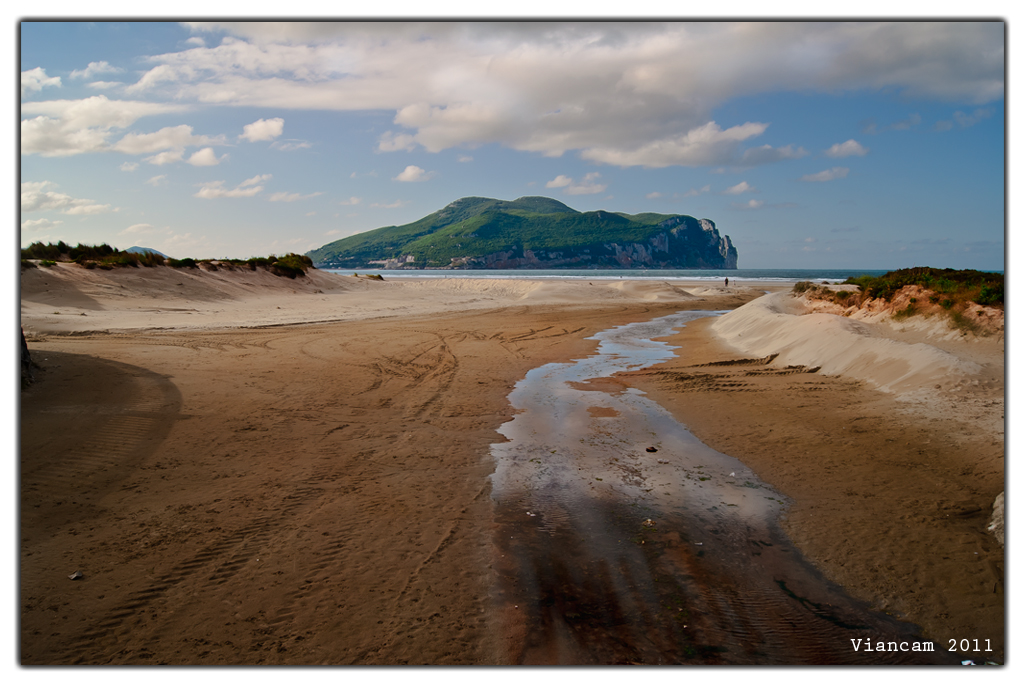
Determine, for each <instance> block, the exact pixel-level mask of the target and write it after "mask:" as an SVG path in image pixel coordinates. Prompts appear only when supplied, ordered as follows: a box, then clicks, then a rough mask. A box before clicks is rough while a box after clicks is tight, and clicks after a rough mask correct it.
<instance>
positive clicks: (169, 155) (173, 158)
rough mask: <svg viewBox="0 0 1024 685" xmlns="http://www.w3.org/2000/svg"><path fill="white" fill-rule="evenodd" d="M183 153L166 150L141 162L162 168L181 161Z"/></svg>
mask: <svg viewBox="0 0 1024 685" xmlns="http://www.w3.org/2000/svg"><path fill="white" fill-rule="evenodd" d="M182 155H183V153H182V152H181V151H180V150H168V151H166V152H161V153H159V154H156V155H153V156H152V157H146V158H144V160H143V161H146V162H149V163H150V164H155V165H156V166H163V165H164V164H174V163H176V162H180V161H181V160H182Z"/></svg>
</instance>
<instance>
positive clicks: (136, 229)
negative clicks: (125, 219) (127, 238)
mask: <svg viewBox="0 0 1024 685" xmlns="http://www.w3.org/2000/svg"><path fill="white" fill-rule="evenodd" d="M155 231H156V228H155V227H154V226H153V224H132V225H131V226H129V227H128V228H126V229H124V230H123V231H121V232H120V233H118V235H136V234H143V235H144V234H149V233H154V232H155Z"/></svg>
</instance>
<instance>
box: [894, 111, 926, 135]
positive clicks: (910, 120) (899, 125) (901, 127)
mask: <svg viewBox="0 0 1024 685" xmlns="http://www.w3.org/2000/svg"><path fill="white" fill-rule="evenodd" d="M920 123H921V115H920V114H911V115H910V116H909V117H907V118H906V119H904V120H903V121H897V122H895V123H893V124H892V125H891V126H890V127H889V128H891V129H893V130H894V131H907V130H909V129H911V128H913V127H915V126H917V125H918V124H920Z"/></svg>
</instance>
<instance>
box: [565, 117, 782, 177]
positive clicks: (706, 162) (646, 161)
mask: <svg viewBox="0 0 1024 685" xmlns="http://www.w3.org/2000/svg"><path fill="white" fill-rule="evenodd" d="M767 128H768V124H762V123H752V122H747V123H745V124H741V125H739V126H733V127H731V128H727V129H725V130H722V129H721V128H720V127H719V126H718V124H716V123H715V122H714V121H709V122H708V123H706V124H704V125H702V126H698V127H696V128H693V129H690V130H689V131H687V132H686V133H685V134H683V135H681V136H676V137H674V138H665V139H661V140H654V141H651V142H648V143H646V144H644V145H641V146H639V147H636V148H633V149H612V148H608V147H592V148H588V149H585V150H583V152H581V153H580V157H582V158H583V159H589V160H592V161H595V162H600V163H603V164H614V165H617V166H623V167H628V166H644V167H651V168H661V167H667V166H689V167H694V166H713V165H718V164H732V163H735V162H737V161H739V158H738V155H737V152H738V148H739V143H740V142H742V141H744V140H746V139H748V138H753V137H755V136H759V135H761V134H762V133H764V131H765V129H767Z"/></svg>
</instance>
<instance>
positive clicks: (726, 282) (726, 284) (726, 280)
mask: <svg viewBox="0 0 1024 685" xmlns="http://www.w3.org/2000/svg"><path fill="white" fill-rule="evenodd" d="M725 287H726V288H728V287H729V279H728V278H727V279H725Z"/></svg>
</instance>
